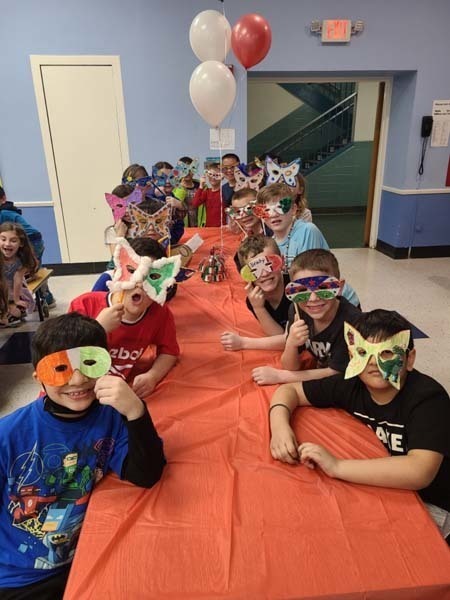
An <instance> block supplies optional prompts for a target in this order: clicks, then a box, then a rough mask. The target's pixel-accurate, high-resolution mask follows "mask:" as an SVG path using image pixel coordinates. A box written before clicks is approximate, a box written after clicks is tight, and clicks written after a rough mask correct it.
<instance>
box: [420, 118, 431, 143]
mask: <svg viewBox="0 0 450 600" xmlns="http://www.w3.org/2000/svg"><path fill="white" fill-rule="evenodd" d="M432 129H433V117H431V116H429V117H422V127H421V130H420V136H421V137H423V138H427V137H430V135H431V130H432Z"/></svg>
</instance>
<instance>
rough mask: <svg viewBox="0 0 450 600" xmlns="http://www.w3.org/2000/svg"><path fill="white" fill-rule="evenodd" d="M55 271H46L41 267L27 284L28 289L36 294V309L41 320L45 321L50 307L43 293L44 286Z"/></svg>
mask: <svg viewBox="0 0 450 600" xmlns="http://www.w3.org/2000/svg"><path fill="white" fill-rule="evenodd" d="M52 273H53V269H46V268H45V267H41V268H40V269H39V271H37V273H36V274H35V276H34V277H33V279H32V280H31V281H28V282H27V286H28V289H29V290H30V292H31V293H32V294H34V297H35V300H36V307H37V309H38V313H39V320H40V321H43V320H44V319H45V317H48V315H49V312H48V306H47V304H46V302H45V299H44V295H43V293H42V286H43V285H44V283H46V282H47V281H48V279H49V277H50V276H51V275H52Z"/></svg>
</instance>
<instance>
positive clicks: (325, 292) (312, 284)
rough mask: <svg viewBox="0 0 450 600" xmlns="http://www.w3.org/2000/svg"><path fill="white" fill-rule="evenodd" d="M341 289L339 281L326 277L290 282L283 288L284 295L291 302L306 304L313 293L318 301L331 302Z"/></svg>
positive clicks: (306, 278)
mask: <svg viewBox="0 0 450 600" xmlns="http://www.w3.org/2000/svg"><path fill="white" fill-rule="evenodd" d="M340 287H341V283H340V281H339V279H337V278H336V277H329V276H328V275H318V276H316V277H304V278H302V279H296V280H295V281H291V282H290V283H288V284H287V286H286V287H285V290H284V293H285V294H286V297H287V298H288V299H289V300H290V301H291V302H295V303H297V302H308V301H309V299H310V298H311V295H312V294H313V293H314V294H316V296H317V297H318V298H319V299H320V300H332V299H333V298H335V297H336V296H337V295H338V293H339V289H340Z"/></svg>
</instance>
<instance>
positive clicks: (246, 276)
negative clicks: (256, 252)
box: [241, 254, 283, 281]
mask: <svg viewBox="0 0 450 600" xmlns="http://www.w3.org/2000/svg"><path fill="white" fill-rule="evenodd" d="M282 268H283V259H282V258H281V256H278V255H277V254H268V255H267V256H266V255H261V256H255V258H252V259H250V260H249V261H248V263H247V264H246V265H244V266H243V267H242V269H241V277H242V279H243V280H244V281H256V280H257V279H259V278H260V277H262V276H263V275H267V274H268V273H273V272H275V271H281V269H282Z"/></svg>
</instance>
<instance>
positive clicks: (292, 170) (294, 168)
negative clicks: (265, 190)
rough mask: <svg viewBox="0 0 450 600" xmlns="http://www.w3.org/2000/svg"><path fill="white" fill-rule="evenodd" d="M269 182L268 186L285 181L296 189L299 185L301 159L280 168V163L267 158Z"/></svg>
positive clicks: (267, 182) (267, 181)
mask: <svg viewBox="0 0 450 600" xmlns="http://www.w3.org/2000/svg"><path fill="white" fill-rule="evenodd" d="M266 170H267V180H266V185H270V184H271V183H276V182H277V181H284V183H286V184H287V185H289V186H290V187H295V185H296V183H297V178H296V177H297V174H298V172H299V170H300V159H299V158H297V159H295V160H293V161H292V162H291V163H289V164H288V165H287V167H280V165H279V164H278V163H276V162H275V161H274V160H272V159H271V158H270V157H269V156H268V157H267V158H266Z"/></svg>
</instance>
